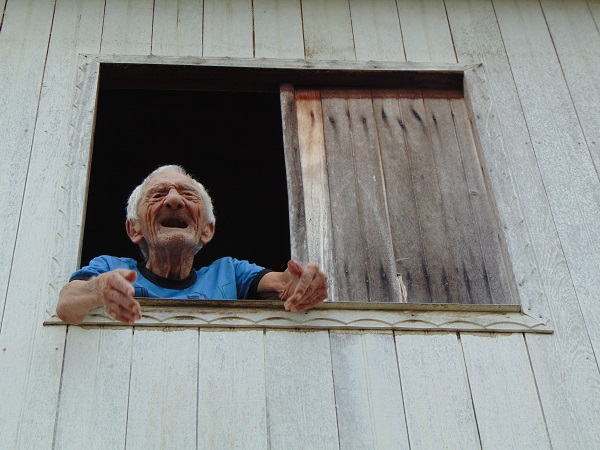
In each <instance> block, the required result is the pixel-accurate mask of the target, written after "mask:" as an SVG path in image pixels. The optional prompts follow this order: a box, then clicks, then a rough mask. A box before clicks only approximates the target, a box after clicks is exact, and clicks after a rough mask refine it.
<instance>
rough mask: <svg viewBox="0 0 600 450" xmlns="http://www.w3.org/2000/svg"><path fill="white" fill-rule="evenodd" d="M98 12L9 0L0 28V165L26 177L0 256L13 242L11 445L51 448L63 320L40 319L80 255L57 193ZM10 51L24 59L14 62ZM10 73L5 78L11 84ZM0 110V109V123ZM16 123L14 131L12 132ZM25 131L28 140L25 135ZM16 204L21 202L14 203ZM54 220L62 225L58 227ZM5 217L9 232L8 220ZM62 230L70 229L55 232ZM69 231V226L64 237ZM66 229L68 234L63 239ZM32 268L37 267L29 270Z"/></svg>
mask: <svg viewBox="0 0 600 450" xmlns="http://www.w3.org/2000/svg"><path fill="white" fill-rule="evenodd" d="M102 14H103V5H99V4H97V2H79V3H75V4H74V2H73V1H70V0H62V1H59V2H57V4H56V7H55V8H54V4H50V3H48V2H11V3H10V4H9V5H8V6H7V10H6V16H5V19H4V23H3V28H2V34H1V35H0V41H1V42H7V41H5V40H4V39H10V40H12V42H11V43H10V50H9V55H5V54H4V53H2V52H4V49H5V47H2V45H3V44H1V43H0V47H1V48H2V50H0V58H2V61H3V62H7V63H8V67H10V70H11V71H12V74H13V75H16V76H17V80H18V81H17V80H12V78H4V76H5V74H6V72H3V70H2V69H3V68H4V67H5V66H4V64H3V65H2V68H0V72H2V73H3V75H0V77H2V81H1V82H0V85H1V86H2V94H0V95H4V93H5V92H6V93H10V95H11V96H12V95H15V96H16V97H14V100H15V101H16V103H14V104H13V105H12V106H11V107H10V110H11V114H10V115H9V117H10V119H9V120H10V121H13V120H16V122H15V125H17V124H18V125H17V126H16V127H15V128H13V127H12V126H9V127H8V128H7V127H6V124H5V123H2V124H0V129H2V133H3V135H4V136H6V137H8V140H6V139H3V140H2V143H5V142H7V143H10V145H11V150H10V152H9V151H7V152H5V151H0V154H2V155H5V154H6V155H10V157H11V158H15V159H14V164H13V165H11V166H4V165H3V167H12V168H13V169H14V170H16V171H17V172H15V173H19V176H20V177H23V178H22V180H23V181H24V180H25V176H27V181H28V183H27V185H26V187H25V194H24V197H23V206H22V213H21V219H20V222H19V232H18V237H17V241H16V245H15V244H14V243H13V244H10V245H8V246H6V247H5V246H4V243H2V244H1V246H2V247H1V248H2V254H3V255H4V254H5V252H7V249H9V248H10V249H12V248H13V245H14V259H13V261H12V277H11V282H10V288H9V289H8V292H7V295H6V303H5V304H4V308H3V310H4V317H3V322H2V330H1V334H0V348H2V349H6V350H3V351H2V352H1V353H0V374H1V376H2V380H3V382H2V383H0V395H1V396H2V398H3V399H4V402H5V403H4V404H5V405H11V407H10V408H0V435H1V436H2V441H3V445H6V446H8V447H23V448H35V447H39V446H42V447H51V446H52V439H53V436H54V427H55V422H56V412H57V409H56V408H57V403H58V402H57V400H58V392H59V386H60V374H61V369H62V356H63V350H64V345H65V328H64V327H60V328H57V329H56V330H51V329H49V328H48V327H44V326H43V325H42V323H43V321H44V318H45V317H46V316H47V311H46V310H47V309H48V308H52V307H53V305H54V303H55V301H56V297H57V295H58V289H59V288H60V286H61V283H62V282H64V280H65V277H66V273H68V272H70V271H72V270H73V268H74V266H75V262H74V261H75V260H76V259H77V254H78V244H79V231H80V230H79V228H78V227H77V221H69V214H71V213H72V212H71V211H69V210H66V209H65V210H61V208H64V203H63V202H64V200H65V199H64V197H63V196H66V197H68V194H69V190H70V188H71V186H70V185H65V184H63V183H62V181H63V178H62V177H63V175H64V174H65V172H69V167H68V164H69V162H70V160H71V156H73V155H70V153H69V150H70V147H69V146H68V139H69V138H68V135H69V130H71V129H72V127H71V125H70V113H71V100H72V98H73V93H74V91H75V90H76V89H75V84H76V81H75V80H76V74H77V61H78V53H79V52H98V50H99V43H100V30H101V24H102ZM52 23H54V28H53V30H52V33H51V34H52V36H51V37H50V25H51V24H52ZM13 27H15V28H16V29H13ZM16 30H18V33H17V34H15V31H16ZM21 33H23V34H22V35H21ZM80 33H81V34H80ZM11 55H12V56H11ZM5 56H6V57H5ZM15 57H17V58H22V61H21V62H18V61H16V60H15V59H14V58H15ZM42 73H44V81H43V82H42ZM11 77H12V75H11ZM9 80H12V81H11V82H10V84H9V83H8V81H9ZM5 82H6V83H5ZM18 86H21V87H18ZM92 99H93V96H92ZM38 100H39V104H38ZM87 106H89V105H87ZM4 117H6V116H4V115H2V119H0V121H3V118H4ZM34 129H35V135H34ZM25 130H27V131H25ZM13 131H14V132H16V133H17V134H16V135H12V132H13ZM14 136H17V139H16V140H15V139H14ZM24 138H25V139H26V140H30V141H29V143H26V141H24V140H23V139H24ZM31 140H33V142H31ZM0 145H2V144H0ZM49 149H54V150H55V151H49ZM20 150H26V152H27V153H28V154H29V152H31V157H30V158H29V156H28V157H27V162H26V163H25V165H21V166H20V161H21V159H20V158H21V156H22V154H21V153H20ZM8 173H11V172H9V171H7V174H8ZM84 173H85V170H84ZM83 178H84V179H85V176H84V177H83ZM5 181H6V182H8V181H10V177H9V176H6V177H5V176H3V177H1V181H0V183H4V182H5ZM11 182H13V183H16V184H13V185H12V186H11V188H10V192H13V193H16V194H15V195H12V196H11V198H12V199H13V200H14V199H15V198H20V197H21V196H22V195H23V194H22V191H21V193H18V192H19V190H20V189H21V187H19V184H18V183H17V180H16V179H14V180H12V181H11ZM4 198H5V196H3V199H4ZM19 201H21V200H19ZM71 204H72V205H73V206H74V208H73V209H74V210H77V211H76V212H77V213H80V212H81V209H77V208H76V207H75V205H74V202H73V203H71ZM20 209H21V207H20V206H19V207H17V208H16V210H17V211H18V210H20ZM65 211H66V213H65ZM63 220H64V221H65V222H62V221H63ZM61 222H62V224H63V225H65V224H66V223H67V222H68V225H65V228H63V229H61V227H60V224H61ZM3 223H6V227H7V228H6V230H7V232H8V230H9V227H10V226H11V222H10V221H6V222H4V221H3ZM14 224H16V222H14ZM64 230H69V231H68V232H66V233H62V234H61V231H64ZM69 232H71V233H73V234H72V235H70V236H69ZM4 236H5V234H4V233H3V237H4ZM72 236H75V237H74V239H70V237H72ZM0 239H2V238H0ZM32 249H35V250H32ZM63 250H64V251H65V255H67V256H65V258H63V257H62V256H63V254H62V251H63ZM32 252H33V253H35V254H36V257H35V258H32V256H31V255H32ZM11 256H12V255H11ZM69 258H71V259H69ZM9 267H10V266H9ZM32 273H35V274H36V275H35V277H34V278H32V275H31V274H32ZM2 299H3V300H4V291H3V292H2Z"/></svg>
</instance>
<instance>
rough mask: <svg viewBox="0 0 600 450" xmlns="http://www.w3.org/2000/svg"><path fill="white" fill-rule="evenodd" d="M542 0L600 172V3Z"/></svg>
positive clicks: (573, 99) (590, 148)
mask: <svg viewBox="0 0 600 450" xmlns="http://www.w3.org/2000/svg"><path fill="white" fill-rule="evenodd" d="M540 4H541V6H542V10H543V13H544V18H545V20H546V22H547V26H548V29H549V31H550V34H551V36H552V43H553V45H554V46H555V49H556V54H557V56H558V60H559V61H560V66H561V69H562V71H563V74H564V77H565V79H566V82H567V85H568V86H569V93H570V95H571V97H572V101H573V104H574V105H575V109H576V111H577V117H578V120H579V122H580V124H581V128H582V129H583V133H584V134H585V144H586V145H587V147H588V149H589V152H590V153H591V155H592V158H593V160H594V164H595V167H596V172H600V130H599V129H598V122H599V121H600V107H599V106H598V101H597V99H598V98H599V97H600V34H599V33H598V26H599V25H598V15H596V17H595V18H594V16H593V11H594V10H595V11H596V12H597V11H598V10H599V9H600V7H599V6H598V2H597V1H596V2H593V1H592V2H591V3H590V2H586V1H585V0H574V1H563V0H550V1H548V0H544V1H541V2H540ZM594 4H596V7H595V8H594V7H593V6H594ZM588 5H590V6H588ZM594 19H596V20H594ZM553 59H554V58H553ZM561 85H562V83H561Z"/></svg>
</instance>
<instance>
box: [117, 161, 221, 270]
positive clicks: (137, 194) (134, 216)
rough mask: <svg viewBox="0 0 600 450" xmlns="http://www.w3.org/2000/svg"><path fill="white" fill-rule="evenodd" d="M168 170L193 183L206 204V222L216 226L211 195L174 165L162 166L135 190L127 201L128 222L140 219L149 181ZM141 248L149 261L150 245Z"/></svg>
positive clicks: (141, 244) (179, 167)
mask: <svg viewBox="0 0 600 450" xmlns="http://www.w3.org/2000/svg"><path fill="white" fill-rule="evenodd" d="M167 170H170V171H173V172H178V173H180V174H183V175H185V176H186V177H188V178H189V179H190V180H191V181H192V184H193V185H194V186H195V187H196V190H197V191H198V194H199V195H200V198H201V199H202V203H204V214H205V216H206V222H207V224H209V223H212V224H213V225H214V224H215V222H216V219H215V213H214V211H213V204H212V200H211V198H210V195H208V192H206V189H205V188H204V186H202V184H201V183H200V182H198V181H197V180H195V179H194V178H193V177H192V176H191V175H190V174H189V173H187V172H186V171H185V169H184V168H183V167H181V166H177V165H174V164H171V165H167V166H161V167H159V168H158V169H156V170H154V171H153V172H152V173H151V174H150V175H148V176H147V177H146V178H145V179H144V181H142V183H141V184H140V185H139V186H137V187H136V188H135V189H134V190H133V192H132V193H131V195H130V196H129V200H127V220H129V221H134V220H138V218H139V216H138V208H139V206H140V201H141V199H142V192H143V191H144V188H145V187H146V185H147V184H148V181H150V178H152V177H153V176H154V175H157V174H159V173H161V172H165V171H167ZM139 247H140V251H141V252H142V256H143V257H144V259H148V245H147V244H146V241H142V242H140V244H139ZM201 248H202V244H198V247H197V248H196V249H195V252H194V254H195V253H198V251H199V250H200V249H201Z"/></svg>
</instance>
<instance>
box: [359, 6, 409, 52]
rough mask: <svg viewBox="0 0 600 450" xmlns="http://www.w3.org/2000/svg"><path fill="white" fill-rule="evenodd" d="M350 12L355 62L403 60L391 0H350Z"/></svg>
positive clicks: (396, 10)
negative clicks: (366, 0)
mask: <svg viewBox="0 0 600 450" xmlns="http://www.w3.org/2000/svg"><path fill="white" fill-rule="evenodd" d="M350 13H351V16H352V35H353V36H354V50H355V52H356V59H357V60H359V61H360V60H363V61H404V60H405V58H404V49H403V47H402V32H401V30H400V21H399V19H398V9H397V7H396V2H395V1H394V0H372V1H370V2H364V1H361V0H350Z"/></svg>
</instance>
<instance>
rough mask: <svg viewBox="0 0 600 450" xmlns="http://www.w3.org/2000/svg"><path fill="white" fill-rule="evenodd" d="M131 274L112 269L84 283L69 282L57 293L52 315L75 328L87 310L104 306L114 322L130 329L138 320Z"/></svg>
mask: <svg viewBox="0 0 600 450" xmlns="http://www.w3.org/2000/svg"><path fill="white" fill-rule="evenodd" d="M136 278H137V274H136V273H135V272H134V271H133V270H126V269H116V270H111V271H110V272H106V273H103V274H101V275H98V276H97V277H94V278H91V279H90V280H87V281H82V280H73V281H71V282H70V283H67V284H66V285H65V286H64V287H63V288H62V289H61V291H60V294H59V296H58V304H57V306H56V313H57V314H58V317H60V318H61V319H62V320H63V321H65V322H67V323H71V324H75V325H77V324H79V323H81V321H82V320H83V319H84V318H85V316H86V314H87V313H88V311H89V310H90V309H93V308H98V307H100V306H104V309H105V310H106V312H107V313H109V314H110V315H111V316H112V317H114V318H115V319H116V320H119V321H121V322H123V323H126V324H128V325H133V323H134V322H135V320H136V319H141V317H142V311H141V309H140V304H139V302H138V301H137V300H136V299H134V298H133V294H134V293H135V290H134V288H133V284H132V283H133V282H134V281H135V280H136Z"/></svg>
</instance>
